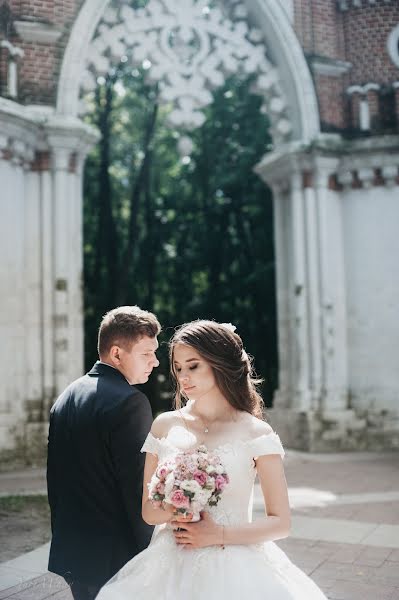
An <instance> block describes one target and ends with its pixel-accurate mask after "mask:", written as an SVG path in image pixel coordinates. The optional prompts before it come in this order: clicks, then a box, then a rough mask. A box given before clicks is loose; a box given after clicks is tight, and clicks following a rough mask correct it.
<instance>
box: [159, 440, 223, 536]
mask: <svg viewBox="0 0 399 600" xmlns="http://www.w3.org/2000/svg"><path fill="white" fill-rule="evenodd" d="M228 483H229V478H228V475H227V473H226V471H225V468H224V467H223V464H222V462H221V460H220V458H219V457H218V456H217V455H216V454H215V453H213V452H208V450H207V449H206V447H205V446H200V447H199V448H198V449H197V450H195V451H192V450H191V451H187V452H180V453H178V454H177V455H176V456H175V457H174V458H173V459H169V460H167V461H165V462H163V463H160V464H159V465H158V467H157V469H156V470H155V473H154V474H153V476H152V478H151V481H150V483H149V484H148V491H149V499H150V501H151V502H152V504H153V506H154V507H155V508H163V509H164V510H166V511H167V512H168V513H170V514H171V522H172V524H176V525H178V527H176V528H174V529H175V531H174V533H175V538H176V542H177V543H178V544H186V545H187V544H189V545H192V546H196V547H197V544H199V543H200V544H201V545H213V544H222V543H223V530H222V529H221V528H220V526H218V525H216V524H215V523H214V522H213V520H212V519H211V517H210V516H209V515H208V514H207V513H206V512H203V511H204V509H206V508H207V507H208V506H216V505H217V504H218V502H219V500H220V498H221V495H222V492H223V490H224V489H225V487H226V485H227V484H228ZM197 521H200V523H195V522H197ZM190 522H191V523H190ZM189 523H190V525H188V524H189ZM182 525H184V527H182ZM193 528H194V529H193ZM195 531H196V537H197V538H198V537H199V538H201V540H202V542H201V540H199V539H197V540H194V538H193V533H194V532H195ZM204 538H205V539H204Z"/></svg>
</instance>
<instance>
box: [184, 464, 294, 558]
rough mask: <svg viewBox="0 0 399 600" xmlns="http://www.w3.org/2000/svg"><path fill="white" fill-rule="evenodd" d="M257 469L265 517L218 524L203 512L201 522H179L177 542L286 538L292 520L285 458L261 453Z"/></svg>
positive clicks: (194, 543) (196, 543)
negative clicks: (238, 522)
mask: <svg viewBox="0 0 399 600" xmlns="http://www.w3.org/2000/svg"><path fill="white" fill-rule="evenodd" d="M256 468H257V471H258V476H259V480H260V484H261V487H262V492H263V497H264V500H265V512H266V511H267V514H265V516H264V517H263V518H262V519H258V520H256V521H254V522H253V523H247V524H245V525H239V526H231V527H230V526H222V525H218V524H217V523H215V522H214V521H213V520H212V519H211V517H210V516H209V515H208V514H207V513H204V519H203V520H201V521H200V522H199V523H193V524H188V525H186V524H185V525H179V527H180V528H184V529H185V531H179V532H175V537H176V541H177V543H178V544H188V545H190V546H191V547H202V546H212V545H218V544H220V545H222V544H224V545H230V544H231V545H234V544H239V545H243V544H244V545H246V544H257V543H259V542H265V541H271V540H278V539H281V538H284V537H287V536H288V534H289V531H290V525H291V519H290V507H289V502H288V491H287V483H286V480H285V475H284V469H283V463H282V459H281V457H280V456H279V455H277V454H269V455H266V456H260V457H259V458H258V459H257V460H256ZM176 525H177V524H176Z"/></svg>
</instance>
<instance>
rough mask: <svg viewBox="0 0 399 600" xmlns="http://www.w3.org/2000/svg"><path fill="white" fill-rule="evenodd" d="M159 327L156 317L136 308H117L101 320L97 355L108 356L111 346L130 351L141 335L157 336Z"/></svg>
mask: <svg viewBox="0 0 399 600" xmlns="http://www.w3.org/2000/svg"><path fill="white" fill-rule="evenodd" d="M160 331H161V325H160V323H159V321H158V319H157V318H156V316H155V315H154V314H153V313H151V312H148V311H147V310H143V309H141V308H139V307H138V306H118V307H117V308H113V309H112V310H110V311H108V312H107V313H106V314H105V315H104V316H103V318H102V321H101V324H100V328H99V331H98V345H97V349H98V354H99V356H100V357H101V356H104V355H105V354H108V352H109V351H110V350H111V348H112V346H122V347H123V348H128V349H129V350H130V348H131V346H132V345H133V343H134V342H136V341H137V340H138V339H139V338H141V337H142V336H143V335H147V336H148V337H151V338H154V337H156V336H157V335H159V333H160Z"/></svg>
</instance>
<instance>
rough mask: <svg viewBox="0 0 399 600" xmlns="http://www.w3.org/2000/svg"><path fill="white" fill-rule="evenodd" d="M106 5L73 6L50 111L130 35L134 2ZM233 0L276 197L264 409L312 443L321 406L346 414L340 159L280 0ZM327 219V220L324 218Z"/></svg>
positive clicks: (69, 110)
mask: <svg viewBox="0 0 399 600" xmlns="http://www.w3.org/2000/svg"><path fill="white" fill-rule="evenodd" d="M232 4H233V5H239V4H240V3H239V2H234V3H232ZM109 6H110V2H109V1H105V0H103V1H102V2H100V3H99V2H98V1H95V0H87V1H86V2H85V4H84V5H83V7H82V9H81V11H80V13H79V16H78V18H77V20H76V22H75V25H74V28H73V30H72V33H71V36H70V40H69V44H68V47H67V49H66V52H65V55H64V60H63V64H62V69H61V76H60V81H59V88H58V100H57V115H58V117H59V118H73V119H75V118H77V116H78V114H79V98H80V92H81V88H82V87H83V88H85V87H86V89H90V85H93V84H94V85H95V77H93V73H90V71H88V70H87V66H88V65H89V64H90V62H91V63H92V64H94V69H96V68H97V69H98V68H99V69H100V72H101V69H103V72H104V73H105V72H106V71H107V69H108V68H109V66H110V62H111V61H110V60H109V59H107V58H106V52H108V51H109V49H111V55H114V56H115V55H117V54H118V52H119V53H123V52H124V51H125V49H126V48H128V47H129V46H131V45H132V42H131V41H130V40H129V39H128V38H129V36H131V35H134V32H135V30H134V23H131V25H130V30H129V26H128V25H127V24H126V20H131V21H133V19H134V14H133V11H132V10H131V12H130V13H129V14H127V12H126V14H124V15H123V18H122V19H121V18H119V19H118V18H115V15H110V14H107V10H108V11H109ZM193 6H194V4H193ZM241 6H244V8H246V9H247V11H248V21H249V23H251V22H254V23H256V25H257V29H258V30H259V31H260V33H261V37H260V39H261V43H262V44H263V46H264V47H265V48H266V51H267V55H268V57H270V61H266V63H267V64H266V66H264V65H262V64H256V66H255V68H256V69H257V70H258V71H259V72H260V77H259V78H258V79H262V77H263V79H264V80H265V81H264V85H263V86H262V85H258V87H259V88H260V93H262V94H263V96H264V97H265V102H266V106H267V107H268V109H269V114H270V117H271V121H272V131H273V133H274V150H273V152H271V153H269V154H267V155H266V156H265V158H264V159H263V160H262V161H261V163H260V164H259V165H258V166H257V169H256V170H257V172H258V174H259V175H260V177H262V178H263V179H264V180H265V181H266V182H267V183H268V184H269V185H271V187H272V188H273V192H274V205H275V240H276V261H277V307H278V338H279V390H278V392H277V395H276V399H275V408H274V409H273V411H272V419H274V421H275V422H276V424H277V425H278V427H279V429H280V431H281V432H282V434H283V437H284V439H285V440H286V441H287V442H288V443H289V444H290V445H292V446H299V447H302V448H312V447H314V445H315V443H316V444H317V443H318V442H317V439H319V438H320V437H321V434H320V432H321V431H322V429H323V425H321V424H320V423H321V421H320V415H324V414H326V415H328V414H330V413H332V412H333V413H334V415H335V416H334V419H335V418H336V415H339V416H338V419H340V420H341V421H342V420H343V419H347V418H348V414H349V413H348V411H347V376H346V339H345V336H346V325H345V305H344V304H345V298H344V290H345V284H344V266H343V256H342V248H341V247H340V244H339V240H340V239H341V235H342V232H341V222H340V216H339V196H337V194H336V192H335V191H334V190H333V189H332V185H331V177H332V175H333V174H335V173H336V171H337V169H338V162H339V161H338V160H337V159H336V158H335V157H334V155H333V154H331V152H330V151H329V147H328V144H327V146H326V145H323V144H324V142H323V141H322V140H320V141H317V140H319V139H320V130H319V115H318V109H317V100H316V95H315V90H314V86H313V81H312V78H311V75H310V72H309V69H308V66H307V63H306V60H305V57H304V54H303V50H302V48H301V46H300V44H299V42H298V40H297V38H296V35H295V33H294V31H293V28H292V25H291V22H290V18H289V14H288V13H287V11H286V10H285V9H284V8H283V4H282V3H281V2H280V1H279V0H274V1H270V0H246V2H243V3H241ZM285 6H286V5H285ZM127 10H128V9H127V8H126V11H127ZM102 22H103V25H101V23H102ZM99 29H100V30H101V31H100V34H98V30H99ZM141 58H143V56H142V55H141ZM97 72H98V71H97ZM94 73H96V71H95V70H94ZM90 79H91V83H90ZM271 81H272V83H271ZM276 81H277V84H276V83H275V82H276ZM87 82H89V83H87ZM274 107H276V110H274ZM287 122H289V127H287V125H286V124H287ZM327 222H330V224H332V223H333V225H332V226H331V225H330V227H329V228H327V227H326V223H327ZM332 255H334V260H333V261H331V256H332ZM336 290H341V291H342V293H340V292H339V293H336ZM323 418H324V417H323V416H322V419H323ZM327 418H328V417H327ZM315 440H316V441H315ZM324 443H325V442H324V441H322V442H321V445H323V444H324ZM326 444H327V445H328V440H327V438H326Z"/></svg>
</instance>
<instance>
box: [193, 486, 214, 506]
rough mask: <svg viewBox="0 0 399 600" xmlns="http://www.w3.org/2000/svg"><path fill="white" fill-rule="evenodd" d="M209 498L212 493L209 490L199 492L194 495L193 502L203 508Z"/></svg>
mask: <svg viewBox="0 0 399 600" xmlns="http://www.w3.org/2000/svg"><path fill="white" fill-rule="evenodd" d="M211 496H212V492H211V491H210V490H201V491H200V492H198V494H196V495H195V500H196V502H197V503H198V504H199V505H200V506H205V505H206V504H207V503H208V500H209V498H210V497H211Z"/></svg>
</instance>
